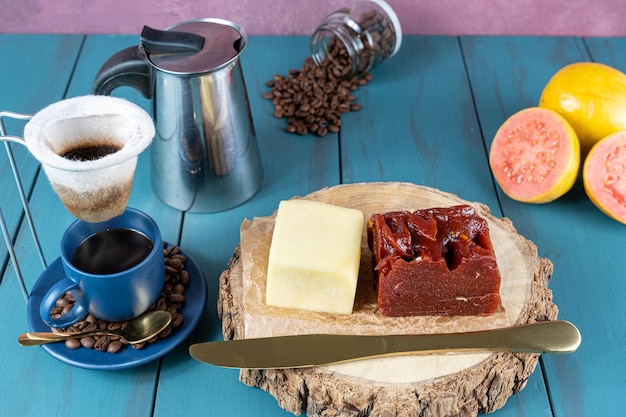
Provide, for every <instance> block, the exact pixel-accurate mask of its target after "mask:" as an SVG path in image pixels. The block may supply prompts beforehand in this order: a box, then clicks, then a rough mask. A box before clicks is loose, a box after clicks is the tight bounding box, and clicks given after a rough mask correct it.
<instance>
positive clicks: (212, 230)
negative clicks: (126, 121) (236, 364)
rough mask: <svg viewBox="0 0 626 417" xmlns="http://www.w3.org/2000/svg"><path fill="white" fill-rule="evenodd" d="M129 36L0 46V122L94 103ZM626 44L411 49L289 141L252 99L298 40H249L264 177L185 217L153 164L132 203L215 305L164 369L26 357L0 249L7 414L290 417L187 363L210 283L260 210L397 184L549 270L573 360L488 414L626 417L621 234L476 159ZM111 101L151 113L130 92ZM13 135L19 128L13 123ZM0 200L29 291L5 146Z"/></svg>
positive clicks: (48, 243)
mask: <svg viewBox="0 0 626 417" xmlns="http://www.w3.org/2000/svg"><path fill="white" fill-rule="evenodd" d="M137 42H138V37H136V36H78V35H54V36H48V35H0V57H1V61H0V62H1V63H2V64H1V65H0V110H11V111H15V112H22V113H35V112H36V111H38V110H39V109H41V108H42V107H44V106H46V105H48V104H50V103H52V102H55V101H58V100H60V99H62V98H66V97H73V96H77V95H84V94H87V93H89V91H90V87H91V83H92V81H93V79H94V76H95V74H96V72H97V70H98V68H99V67H100V66H101V65H102V63H103V62H104V61H105V59H106V58H108V57H109V56H110V55H112V54H113V53H114V52H116V51H118V50H120V49H122V48H125V47H127V46H130V45H133V44H136V43H137ZM624 50H626V39H580V38H573V37H563V38H535V37H461V38H457V37H420V36H409V37H405V39H404V41H403V45H402V47H401V49H400V51H399V52H398V54H397V55H396V56H395V57H394V58H393V59H391V60H389V61H386V62H384V63H383V64H381V65H380V66H379V67H378V68H376V69H375V70H374V71H373V75H374V80H373V81H372V82H371V83H370V84H368V85H367V86H365V87H363V88H361V89H360V90H359V91H358V92H357V96H358V102H359V103H360V104H361V105H362V110H361V111H359V112H354V113H349V114H346V115H344V116H343V118H342V121H343V126H342V128H341V132H340V133H339V134H329V135H328V136H326V137H324V138H318V137H313V136H304V137H301V136H295V135H292V134H288V133H285V132H284V130H283V128H284V124H283V123H284V120H278V119H275V118H274V117H273V116H272V113H273V107H272V105H271V103H270V102H268V101H267V100H265V99H263V98H262V94H263V93H264V92H266V91H267V87H266V86H265V81H267V80H269V79H271V78H272V76H273V75H274V74H276V73H280V74H286V73H287V71H288V70H289V69H292V68H300V66H301V64H302V62H303V60H304V58H305V56H306V55H307V53H308V38H306V37H252V38H251V39H250V42H249V45H248V47H247V50H246V51H245V52H244V53H243V56H242V63H243V68H244V73H245V77H246V82H247V87H248V93H249V96H250V102H251V106H252V112H253V117H254V122H255V126H256V130H257V135H258V140H259V145H260V147H261V153H262V158H263V163H264V166H265V179H264V184H263V187H262V189H261V190H260V192H259V193H258V194H257V195H256V196H255V197H254V198H253V199H251V200H250V201H248V202H247V203H245V204H243V205H242V206H240V207H237V208H234V209H232V210H228V211H225V212H222V213H217V214H189V213H181V212H178V211H176V210H174V209H171V208H169V207H167V206H165V205H163V204H162V203H160V202H159V201H158V200H157V199H156V197H155V196H154V193H153V191H152V189H151V187H150V181H149V175H150V172H149V161H148V158H149V153H144V154H143V155H142V157H141V158H140V161H139V165H138V169H137V173H136V177H135V183H134V186H133V190H132V193H131V199H130V204H129V205H130V206H132V207H135V208H138V209H140V210H143V211H145V212H147V213H148V214H150V215H151V216H152V217H154V218H155V219H156V221H157V222H158V224H159V226H160V227H161V230H162V233H163V237H164V239H165V240H167V241H169V242H172V243H176V244H178V245H180V246H181V247H182V248H183V249H184V250H185V251H187V252H188V253H189V254H190V255H191V256H192V257H193V258H194V259H195V260H196V261H197V262H198V263H199V264H200V266H201V268H202V269H203V271H204V273H205V275H206V280H207V284H208V293H209V294H208V302H207V306H206V310H205V312H204V314H203V315H202V317H201V320H200V324H199V325H198V327H197V328H196V329H195V330H194V331H193V332H192V333H191V335H190V336H189V337H188V338H187V339H186V340H185V341H184V342H183V343H182V344H181V345H179V346H178V347H177V348H176V349H174V350H173V351H172V352H170V353H168V354H167V355H165V356H164V357H163V358H161V359H160V360H157V361H154V362H151V363H148V364H145V365H142V366H139V367H135V368H131V369H126V370H119V371H92V370H85V369H81V368H77V367H72V366H69V365H66V364H64V363H62V362H60V361H58V360H56V359H54V358H52V357H51V356H50V355H48V354H47V353H46V352H45V351H44V350H42V349H41V348H39V347H34V348H33V347H31V348H24V347H20V346H19V345H18V344H17V336H18V335H19V334H20V333H21V332H23V331H25V330H28V324H27V321H26V303H25V300H24V297H23V296H22V294H21V291H20V288H19V285H18V280H17V278H16V274H15V271H14V268H13V267H12V263H11V262H10V261H9V258H8V255H7V250H6V247H5V246H4V243H3V242H2V243H0V268H1V269H0V277H2V280H1V281H0V306H2V307H0V312H1V315H0V415H2V416H21V417H30V416H64V417H72V416H83V415H96V416H117V417H119V416H128V417H142V416H144V417H145V416H155V417H174V416H190V415H203V416H204V415H205V416H285V415H290V414H288V413H286V412H285V411H283V410H281V409H280V408H279V406H278V405H277V404H276V401H275V400H274V399H273V398H272V397H271V396H270V395H269V394H267V393H265V392H263V391H261V390H260V389H256V388H249V387H247V386H245V385H243V384H242V383H240V382H238V371H236V370H227V369H222V368H217V367H212V366H209V365H205V364H202V363H199V362H196V361H195V360H193V359H191V358H190V356H189V355H188V352H187V350H188V347H189V345H190V344H191V343H194V342H199V341H208V340H219V339H221V332H220V322H219V319H218V317H217V312H216V307H215V306H216V297H217V289H218V286H217V282H218V278H219V275H220V273H221V272H222V271H223V270H224V269H225V268H226V265H227V261H228V259H229V257H230V256H231V254H232V251H233V249H234V248H235V246H236V245H237V243H238V240H239V226H240V224H241V222H242V220H243V219H244V218H252V217H254V216H264V215H269V214H271V213H272V211H273V210H274V209H275V208H276V207H277V206H278V203H279V201H280V200H282V199H287V198H290V197H292V196H296V195H305V194H308V193H310V192H312V191H315V190H318V189H320V188H322V187H325V186H333V185H336V184H340V183H355V182H370V181H408V182H412V183H415V184H420V185H426V186H430V187H435V188H439V189H441V190H444V191H447V192H451V193H455V194H457V195H458V196H460V197H461V198H463V199H466V200H470V201H479V202H482V203H484V204H486V205H488V206H489V207H490V209H491V210H492V212H493V213H494V214H496V215H498V216H506V217H508V218H510V219H511V220H512V221H513V223H514V225H515V227H516V228H517V229H518V231H519V232H520V233H521V234H522V235H524V236H525V237H527V238H529V239H531V240H532V241H534V242H535V243H536V245H537V247H538V250H539V255H540V256H542V257H546V258H549V259H550V260H551V261H552V262H553V263H554V274H553V277H552V281H551V283H550V288H551V289H552V290H553V292H554V301H555V303H556V304H557V305H558V307H559V309H560V315H559V317H560V318H563V319H567V320H570V321H572V322H574V323H575V324H576V325H577V326H578V327H579V329H580V331H581V333H582V335H583V343H582V345H581V347H580V348H579V350H578V351H577V352H576V353H574V354H571V355H563V356H544V357H542V359H541V361H540V367H537V370H536V371H535V373H534V374H533V375H532V377H531V378H530V380H529V382H528V385H527V386H526V388H525V389H524V390H523V391H522V392H521V393H519V394H518V395H515V396H513V397H511V398H510V399H509V401H508V402H507V404H506V405H505V406H504V407H503V408H502V409H500V410H498V411H496V412H495V413H494V414H493V415H494V416H499V417H505V416H506V417H508V416H511V417H513V416H516V417H519V416H525V417H531V416H532V417H546V416H559V417H577V416H584V417H590V416H602V417H606V416H620V415H623V413H624V412H623V409H624V407H623V397H624V394H625V393H626V349H625V348H624V346H626V276H625V275H626V256H625V255H624V253H623V252H624V249H625V248H626V229H625V226H623V225H620V224H618V223H616V222H615V221H613V220H610V219H609V218H608V217H607V216H605V215H604V214H602V213H601V212H600V211H598V210H597V209H596V208H595V207H594V206H593V205H592V204H591V203H590V201H589V200H588V199H587V198H586V197H585V194H584V191H583V188H582V184H581V182H580V181H579V182H578V183H577V184H576V185H575V187H574V189H573V190H572V191H571V192H569V193H568V194H567V195H565V196H564V197H563V198H561V199H559V200H558V201H556V202H553V203H550V204H546V205H539V206H535V205H527V204H522V203H518V202H515V201H512V200H510V199H509V198H507V197H506V196H504V195H503V194H502V192H501V191H500V190H499V188H498V187H497V186H496V185H495V184H494V181H493V178H492V176H491V174H490V170H489V167H488V164H487V150H488V149H489V146H490V143H491V140H492V137H493V135H494V133H495V132H496V130H497V128H498V127H499V126H500V124H501V123H502V122H503V121H504V120H505V119H506V118H507V117H508V116H510V115H511V114H513V113H514V112H516V111H517V110H520V109H522V108H525V107H529V106H533V105H536V104H537V102H538V99H539V95H540V93H541V90H542V88H543V86H544V85H545V83H546V82H547V81H548V79H549V78H550V77H551V76H552V74H554V73H555V72H556V71H557V70H558V69H559V68H561V67H562V66H564V65H566V64H568V63H571V62H575V61H589V60H591V61H598V62H603V63H606V64H609V65H612V66H614V67H617V68H619V69H621V70H626V54H624V53H623V51H624ZM114 95H117V96H122V97H125V98H129V99H130V100H133V101H134V102H136V103H138V104H140V105H141V106H143V107H144V108H145V109H146V110H150V103H149V102H147V101H146V100H144V99H142V98H141V97H140V96H139V95H138V93H136V92H135V91H133V90H130V89H126V88H121V89H118V90H116V91H115V93H114ZM7 127H8V129H9V131H10V132H9V133H13V134H18V135H21V133H22V131H21V129H22V128H23V124H21V123H20V122H10V123H7ZM12 149H13V150H14V153H15V157H16V160H17V164H18V166H19V171H20V176H21V178H22V182H23V184H24V187H25V189H26V190H27V193H28V197H29V206H30V208H31V210H32V213H33V219H34V223H35V226H36V229H37V231H38V233H39V236H40V238H41V242H42V246H43V253H44V256H45V259H46V262H47V263H48V264H49V263H52V262H53V261H54V260H55V259H56V258H57V257H58V256H59V241H60V238H61V235H62V233H63V231H64V229H65V228H66V227H67V226H68V225H69V223H70V222H71V221H73V220H74V218H73V217H72V216H71V215H70V214H69V213H68V212H67V211H66V210H65V209H64V207H63V206H62V204H61V203H60V201H59V200H58V198H57V197H56V195H55V194H54V193H53V191H52V189H51V188H50V185H49V183H48V182H47V180H46V178H45V175H43V172H40V171H39V169H38V166H37V163H36V161H35V160H34V159H33V158H32V157H31V156H30V155H29V154H28V152H26V151H25V150H24V149H23V148H22V147H21V146H19V145H13V146H12ZM0 178H1V179H2V187H1V190H2V191H1V194H0V206H1V207H2V210H3V212H4V214H5V217H6V218H7V223H8V227H9V230H10V232H11V234H12V236H13V237H14V239H15V246H16V251H17V256H18V259H19V260H21V263H20V265H21V269H22V273H23V274H24V277H25V279H26V285H27V287H28V288H31V287H32V285H33V284H34V283H35V282H36V280H37V279H38V277H39V276H40V274H41V273H42V270H43V267H42V265H41V263H40V262H39V261H38V255H37V252H36V250H35V246H34V244H33V240H32V238H31V236H30V233H29V231H28V228H27V227H26V224H24V222H23V216H22V210H21V205H20V203H19V198H18V194H17V191H16V187H15V184H14V181H13V176H12V175H11V171H10V168H9V165H8V162H7V157H6V156H5V155H4V152H3V151H0Z"/></svg>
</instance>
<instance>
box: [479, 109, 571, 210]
mask: <svg viewBox="0 0 626 417" xmlns="http://www.w3.org/2000/svg"><path fill="white" fill-rule="evenodd" d="M489 165H490V166H491V171H492V173H493V176H494V178H495V179H496V181H497V182H498V184H499V185H500V187H501V188H502V191H504V193H505V194H506V195H508V196H509V197H511V198H512V199H514V200H517V201H522V202H525V203H537V204H539V203H548V202H550V201H553V200H555V199H557V198H559V197H561V196H562V195H563V194H565V193H566V192H567V191H569V190H570V189H571V188H572V186H573V185H574V183H575V182H576V177H577V176H578V169H579V168H580V144H579V143H578V138H577V137H576V133H575V132H574V129H572V127H571V126H570V125H569V123H568V122H567V120H565V119H564V118H563V117H562V116H560V115H559V114H558V113H556V112H555V111H553V110H550V109H545V108H539V107H531V108H528V109H524V110H521V111H519V112H517V113H515V114H514V115H512V116H511V117H509V118H508V119H507V120H506V121H505V122H504V123H503V124H502V126H500V129H498V131H497V132H496V135H495V137H494V139H493V143H492V144H491V149H490V151H489Z"/></svg>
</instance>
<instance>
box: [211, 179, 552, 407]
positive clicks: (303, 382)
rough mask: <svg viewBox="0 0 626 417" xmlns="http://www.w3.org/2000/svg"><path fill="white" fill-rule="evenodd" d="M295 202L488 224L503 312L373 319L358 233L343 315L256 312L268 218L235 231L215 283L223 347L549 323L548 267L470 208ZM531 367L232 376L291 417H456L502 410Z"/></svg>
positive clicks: (426, 363)
mask: <svg viewBox="0 0 626 417" xmlns="http://www.w3.org/2000/svg"><path fill="white" fill-rule="evenodd" d="M303 198H306V199H311V200H315V201H322V202H326V203H329V204H335V205H339V206H344V207H351V208H357V209H360V210H361V211H362V212H363V214H364V218H365V219H367V218H369V216H370V215H371V214H374V213H383V212H388V211H394V210H417V209H422V208H429V207H447V206H452V205H458V204H471V205H473V206H474V207H475V208H476V209H477V211H478V213H479V214H480V215H481V216H482V217H484V218H485V219H486V220H487V221H488V223H489V229H490V234H491V239H492V243H493V246H494V249H495V252H496V258H497V262H498V268H499V270H500V274H501V277H502V283H501V288H500V295H501V299H502V307H503V309H502V310H501V311H500V312H499V313H497V314H496V315H494V317H490V318H471V317H470V318H467V317H465V318H464V317H421V318H401V319H399V318H385V317H383V316H381V315H380V314H377V312H376V308H375V294H374V290H373V287H372V285H371V282H370V281H371V280H372V279H373V278H372V276H373V274H372V273H371V253H370V252H369V249H368V248H367V242H366V240H365V236H366V235H365V231H364V235H363V243H362V252H363V254H362V261H361V271H360V274H359V289H358V290H357V297H356V300H355V308H354V311H353V314H351V315H349V316H341V315H324V314H321V313H310V312H301V311H298V310H289V309H277V308H271V307H268V306H266V305H265V304H264V282H263V274H264V267H265V265H266V263H265V264H264V262H266V261H267V259H266V257H267V253H268V252H269V243H270V241H271V233H272V228H273V217H264V218H257V219H254V220H253V221H252V222H250V221H245V222H244V224H243V225H242V242H241V244H240V245H239V246H238V247H237V248H236V249H235V252H234V254H233V257H232V258H231V260H230V261H229V265H228V269H227V270H225V271H224V272H223V273H222V275H221V277H220V292H219V297H218V313H219V315H220V317H221V318H222V332H223V335H224V339H225V340H230V339H241V338H246V337H262V336H270V335H280V334H302V333H324V332H329V333H357V334H358V333H368V334H390V333H444V332H453V331H471V330H481V329H485V328H493V327H503V326H506V325H512V324H525V323H531V322H534V321H544V320H555V319H556V317H557V307H556V306H555V305H554V303H553V302H552V293H551V291H550V290H549V289H548V288H547V285H548V281H549V279H550V277H551V274H552V263H551V262H550V261H549V260H547V259H542V258H540V257H538V256H537V248H536V246H535V245H534V244H533V243H532V242H530V241H529V240H527V239H525V238H524V237H522V236H521V235H519V234H518V233H517V232H516V231H515V228H514V227H513V225H512V224H511V222H510V221H509V220H507V219H501V218H496V217H495V216H493V215H492V214H491V213H490V211H489V209H488V208H487V207H486V206H484V205H482V204H480V203H473V202H468V201H465V200H462V199H460V198H459V197H457V196H455V195H453V194H449V193H445V192H442V191H439V190H436V189H432V188H428V187H422V186H417V185H414V184H408V183H364V184H350V185H339V186H336V187H331V188H325V189H322V190H320V191H317V192H314V193H312V194H309V195H307V196H305V197H303ZM264 257H265V259H264ZM372 294H374V295H372ZM373 297H374V298H373ZM503 320H504V321H503ZM538 358H539V355H536V354H527V353H510V352H499V353H478V354H476V353H474V354H458V353H453V354H447V355H422V356H420V355H412V356H400V357H389V358H380V359H369V360H362V361H357V362H351V363H345V364H338V365H329V366H323V367H315V368H298V369H280V370H275V369H263V370H250V369H242V370H241V372H240V380H241V381H242V382H244V383H245V384H247V385H250V386H255V387H259V388H261V389H263V390H265V391H267V392H269V393H270V394H271V395H272V396H274V397H275V398H276V399H277V401H278V404H279V405H280V406H281V407H282V408H284V409H285V410H287V411H289V412H292V413H294V414H296V415H299V414H301V413H303V412H304V413H306V414H307V415H308V416H327V415H328V416H336V415H340V416H413V415H420V416H433V417H444V416H463V417H466V416H476V415H477V414H478V413H479V412H482V413H489V412H492V411H494V410H497V409H498V408H500V407H502V406H503V405H504V404H505V402H506V400H507V399H508V398H509V397H510V396H511V395H513V394H515V393H517V392H519V391H520V390H521V389H522V388H523V387H524V386H525V384H526V381H527V379H528V377H529V376H530V375H531V373H532V372H533V371H534V369H535V367H536V364H537V361H538Z"/></svg>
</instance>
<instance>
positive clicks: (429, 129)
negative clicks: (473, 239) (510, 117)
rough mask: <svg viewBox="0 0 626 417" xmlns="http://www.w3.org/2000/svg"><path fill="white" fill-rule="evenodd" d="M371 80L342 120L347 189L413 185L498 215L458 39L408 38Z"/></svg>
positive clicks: (344, 174) (374, 73) (376, 71)
mask: <svg viewBox="0 0 626 417" xmlns="http://www.w3.org/2000/svg"><path fill="white" fill-rule="evenodd" d="M372 74H373V77H374V78H373V81H371V82H370V83H369V84H368V85H366V86H365V87H362V89H361V90H359V91H358V92H357V93H356V95H357V97H359V102H360V103H361V104H362V109H361V111H359V112H355V113H349V114H347V115H345V116H344V118H343V122H344V123H343V126H342V130H341V154H342V174H343V182H345V183H351V182H361V181H408V182H413V183H416V184H420V185H426V186H429V187H435V188H439V189H441V190H443V191H447V192H451V193H455V194H457V195H459V197H461V198H464V199H467V200H470V201H481V202H482V203H484V204H487V205H488V206H489V207H490V208H491V209H492V210H493V211H494V213H495V214H498V213H499V209H498V202H497V200H496V198H495V193H494V188H493V182H492V180H491V176H490V173H489V170H488V168H487V166H486V163H485V161H486V154H485V149H484V144H483V142H482V137H481V134H480V126H479V125H478V120H477V118H476V114H475V112H474V105H473V102H472V95H471V91H470V89H469V85H468V82H467V77H466V74H465V68H464V64H463V57H462V55H461V50H460V48H459V44H458V40H457V38H454V37H420V36H410V37H405V38H404V39H403V44H402V47H401V48H400V50H399V52H398V53H397V55H396V56H394V57H393V58H391V59H389V60H388V61H384V62H382V63H381V64H379V66H378V67H377V68H374V70H373V71H372Z"/></svg>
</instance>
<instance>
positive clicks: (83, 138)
mask: <svg viewBox="0 0 626 417" xmlns="http://www.w3.org/2000/svg"><path fill="white" fill-rule="evenodd" d="M154 133H155V131H154V123H153V122H152V118H151V117H150V115H149V114H148V113H146V112H145V111H144V110H143V109H141V108H140V107H139V106H137V105H135V104H133V103H131V102H129V101H127V100H124V99H120V98H116V97H110V96H81V97H75V98H71V99H67V100H62V101H59V102H57V103H54V104H52V105H50V106H48V107H46V108H44V109H42V110H41V111H39V112H38V113H37V114H35V116H33V118H32V119H31V120H30V121H29V122H28V124H27V125H26V126H25V128H24V140H25V142H26V146H27V147H28V150H29V151H30V153H31V154H32V155H33V156H34V157H35V158H36V159H37V160H38V161H39V162H40V163H41V165H42V167H43V169H44V171H45V173H46V175H47V177H48V180H49V181H50V183H51V184H52V187H53V188H54V190H55V192H56V193H57V195H58V196H59V198H61V201H63V204H64V205H65V207H66V208H67V209H68V211H70V212H71V213H72V214H74V215H75V216H76V217H78V218H80V219H83V220H86V221H91V222H100V221H105V220H109V219H110V218H112V217H115V216H116V215H119V214H121V213H122V212H123V211H124V209H125V208H126V205H127V202H128V195H129V194H130V187H131V185H132V180H133V177H134V173H135V168H136V165H137V157H138V155H139V154H140V153H141V152H142V151H143V150H144V149H146V147H148V145H149V144H150V142H151V141H152V138H153V137H154ZM97 144H107V145H111V146H116V147H121V149H120V150H118V151H117V152H114V153H112V154H109V155H106V156H104V157H102V158H100V159H96V160H93V161H76V160H71V159H67V158H64V157H62V156H61V154H63V153H64V152H66V151H67V150H69V149H72V148H76V147H79V146H80V145H97Z"/></svg>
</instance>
